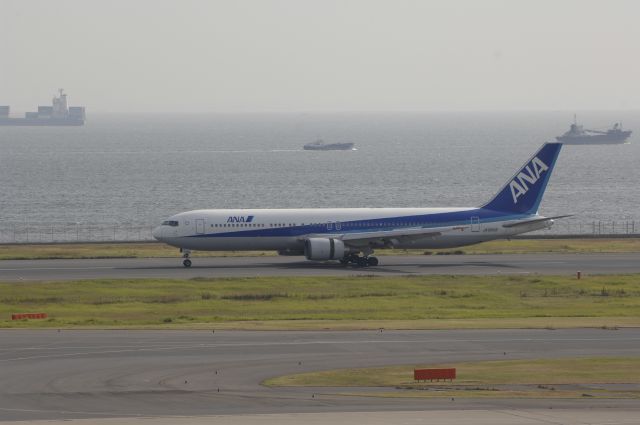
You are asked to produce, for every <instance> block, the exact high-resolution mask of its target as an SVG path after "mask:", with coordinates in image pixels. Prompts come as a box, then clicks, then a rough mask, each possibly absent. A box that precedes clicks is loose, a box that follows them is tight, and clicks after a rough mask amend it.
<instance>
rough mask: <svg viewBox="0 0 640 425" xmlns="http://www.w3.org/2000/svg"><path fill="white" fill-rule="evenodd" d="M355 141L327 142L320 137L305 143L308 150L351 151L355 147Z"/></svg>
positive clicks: (305, 148)
mask: <svg viewBox="0 0 640 425" xmlns="http://www.w3.org/2000/svg"><path fill="white" fill-rule="evenodd" d="M353 145H354V143H325V142H324V140H322V139H318V140H316V141H315V142H313V143H307V144H306V145H304V150H306V151H349V150H352V149H353Z"/></svg>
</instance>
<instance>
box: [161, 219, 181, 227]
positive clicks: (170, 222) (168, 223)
mask: <svg viewBox="0 0 640 425" xmlns="http://www.w3.org/2000/svg"><path fill="white" fill-rule="evenodd" d="M162 225H163V226H171V227H178V222H177V221H175V220H167V221H163V222H162Z"/></svg>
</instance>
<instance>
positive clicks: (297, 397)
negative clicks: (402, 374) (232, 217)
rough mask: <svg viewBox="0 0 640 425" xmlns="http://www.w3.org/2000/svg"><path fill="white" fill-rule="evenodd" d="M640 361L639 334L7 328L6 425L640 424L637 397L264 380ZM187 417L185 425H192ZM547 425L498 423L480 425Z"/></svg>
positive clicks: (0, 395) (1, 412)
mask: <svg viewBox="0 0 640 425" xmlns="http://www.w3.org/2000/svg"><path fill="white" fill-rule="evenodd" d="M638 355H640V329H620V330H618V331H611V330H602V329H573V330H555V331H553V330H476V331H468V330H461V331H384V332H378V331H359V332H334V331H327V332H324V331H323V332H241V331H228V332H223V331H217V332H215V333H213V332H211V331H93V330H78V331H69V330H62V331H61V332H58V331H57V330H31V331H27V330H3V331H0V382H2V385H1V386H0V420H2V421H12V420H35V419H47V420H51V419H57V420H61V419H74V418H96V419H102V420H103V419H105V418H116V417H126V418H137V417H138V418H139V417H145V416H167V415H181V416H189V417H190V416H194V415H236V414H243V415H246V414H268V413H269V414H270V413H277V414H283V413H287V414H291V413H305V412H307V413H309V412H315V413H323V414H330V413H331V412H385V411H386V412H393V411H414V412H415V411H434V414H435V412H442V411H454V410H456V411H460V410H470V415H474V413H473V412H475V411H482V412H485V413H486V412H493V413H495V415H502V414H504V412H505V411H507V410H508V411H509V412H516V414H515V415H514V416H518V412H519V414H520V416H522V417H525V416H526V414H527V413H529V414H531V412H542V413H543V416H544V417H545V418H546V419H547V420H548V419H549V418H550V416H549V414H548V413H545V412H550V411H549V410H548V409H551V408H552V409H554V411H556V412H558V411H562V410H563V409H570V410H571V409H572V410H573V411H576V410H583V409H590V410H591V411H593V412H595V413H594V415H596V416H597V414H599V413H602V412H603V411H607V412H608V414H607V415H606V419H607V423H623V422H614V419H615V418H616V416H615V414H614V412H623V411H624V412H627V413H628V412H632V416H631V417H634V416H635V417H636V418H637V417H638V415H640V402H638V400H605V399H568V400H561V399H556V400H544V399H529V400H527V399H511V400H491V399H455V400H451V399H449V398H440V399H410V398H388V399H384V398H373V397H356V396H341V395H339V394H338V393H340V392H344V389H341V388H266V387H263V386H261V385H260V382H261V381H263V380H264V379H266V378H269V377H273V376H279V375H283V374H290V373H297V372H307V371H315V370H323V369H333V368H341V367H364V366H383V365H392V364H415V363H421V364H425V363H427V364H428V363H438V362H457V361H474V360H495V359H500V360H504V359H522V358H555V357H573V356H638ZM359 390H361V391H376V389H375V388H374V389H367V388H364V389H359ZM558 409H559V410H558ZM598 412H599V413H598ZM495 415H494V416H495ZM523 415H524V416H523ZM427 416H428V415H427ZM427 416H424V415H422V416H419V417H422V418H424V417H427ZM480 416H482V415H479V417H480ZM328 417H331V416H327V418H328ZM386 417H389V416H388V415H387V416H386ZM593 417H595V416H591V418H593ZM625 417H628V416H625ZM183 419H184V418H183ZM183 419H181V420H180V422H177V423H184V422H183ZM467 419H468V418H467ZM325 420H326V419H325ZM335 422H336V423H338V422H340V421H338V420H336V421H335ZM409 422H410V421H409ZM543 422H544V421H541V422H537V421H535V422H520V421H515V420H512V421H510V422H509V421H506V422H505V421H495V420H493V422H492V419H487V421H483V422H475V423H543ZM123 423H129V422H123ZM146 423H148V421H147V422H146ZM164 423H167V422H164ZM199 423H211V421H205V420H203V421H201V422H199ZM225 423H231V422H225ZM234 423H243V421H236V422H234ZM252 423H256V422H255V421H254V422H252ZM262 423H277V421H276V422H273V421H267V420H265V421H264V422H262ZM287 423H295V422H291V421H289V422H287ZM313 423H325V422H313ZM410 423H415V422H410ZM447 423H459V422H456V421H453V422H447ZM465 423H471V422H465ZM544 423H565V422H544ZM572 423H573V422H572ZM589 423H593V422H589ZM625 423H632V422H625Z"/></svg>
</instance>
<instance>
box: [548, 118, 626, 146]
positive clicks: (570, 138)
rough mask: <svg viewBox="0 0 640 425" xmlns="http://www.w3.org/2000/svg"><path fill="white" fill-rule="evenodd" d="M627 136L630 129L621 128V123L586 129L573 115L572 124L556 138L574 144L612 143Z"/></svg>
mask: <svg viewBox="0 0 640 425" xmlns="http://www.w3.org/2000/svg"><path fill="white" fill-rule="evenodd" d="M629 136H631V130H623V129H622V124H621V123H615V124H614V125H613V127H611V128H610V129H608V130H606V131H602V130H587V129H585V128H584V127H583V126H581V125H579V124H578V122H577V121H576V118H575V116H574V117H573V124H571V127H570V128H569V131H567V132H566V133H564V134H563V135H562V136H558V137H556V140H558V141H559V142H562V143H567V144H574V145H589V144H594V145H599V144H606V145H614V144H621V143H624V142H626V141H627V139H628V138H629Z"/></svg>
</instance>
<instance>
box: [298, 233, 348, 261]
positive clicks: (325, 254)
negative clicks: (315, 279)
mask: <svg viewBox="0 0 640 425" xmlns="http://www.w3.org/2000/svg"><path fill="white" fill-rule="evenodd" d="M344 254H345V247H344V242H342V241H341V240H340V239H333V238H331V239H330V238H309V239H307V240H306V241H304V256H305V257H307V260H314V261H325V260H341V259H342V258H344Z"/></svg>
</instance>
